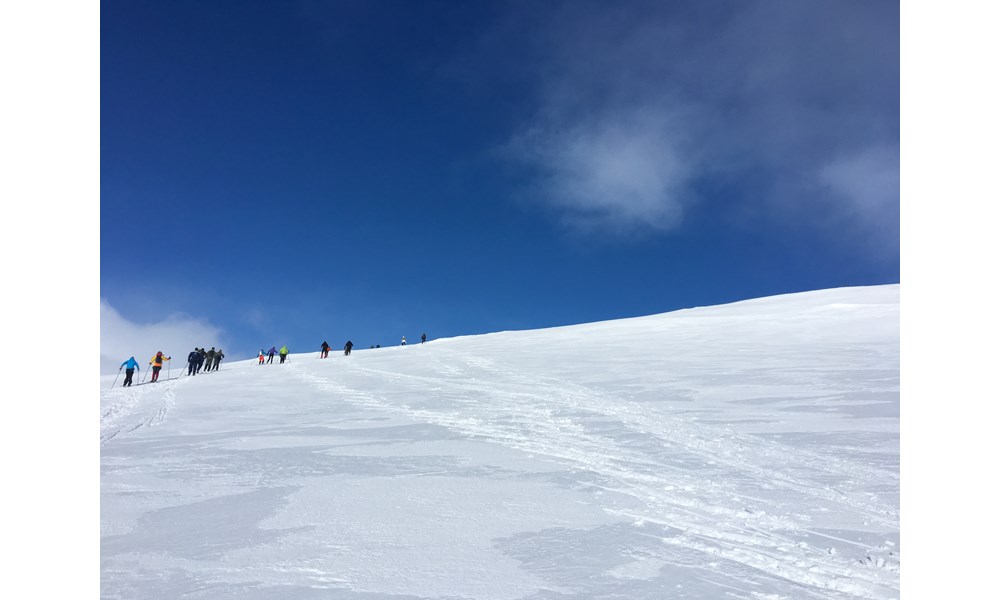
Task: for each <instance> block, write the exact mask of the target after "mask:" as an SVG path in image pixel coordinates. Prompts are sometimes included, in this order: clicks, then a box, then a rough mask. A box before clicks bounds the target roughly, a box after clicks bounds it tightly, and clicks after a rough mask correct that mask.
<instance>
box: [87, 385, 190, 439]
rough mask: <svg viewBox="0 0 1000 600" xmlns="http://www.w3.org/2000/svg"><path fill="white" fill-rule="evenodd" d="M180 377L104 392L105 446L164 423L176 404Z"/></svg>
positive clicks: (103, 431)
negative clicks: (130, 434) (143, 429)
mask: <svg viewBox="0 0 1000 600" xmlns="http://www.w3.org/2000/svg"><path fill="white" fill-rule="evenodd" d="M182 381H183V380H182V379H181V378H180V377H176V378H173V379H166V378H164V379H161V380H160V381H157V382H156V383H153V382H145V383H141V385H135V384H134V385H133V386H132V387H116V388H114V389H112V390H102V396H104V398H105V399H104V400H103V401H102V402H101V405H102V406H106V407H107V408H104V409H102V411H101V446H103V445H104V444H106V443H108V442H110V441H111V440H113V439H115V438H116V437H119V436H123V435H128V434H129V433H132V432H133V431H136V430H137V429H142V428H147V427H152V426H153V425H158V424H160V423H162V422H163V420H164V419H165V418H166V416H167V413H168V412H169V411H170V410H171V409H172V408H173V407H174V406H175V404H176V394H175V392H174V390H175V388H176V387H177V386H178V385H180V384H181V383H182Z"/></svg>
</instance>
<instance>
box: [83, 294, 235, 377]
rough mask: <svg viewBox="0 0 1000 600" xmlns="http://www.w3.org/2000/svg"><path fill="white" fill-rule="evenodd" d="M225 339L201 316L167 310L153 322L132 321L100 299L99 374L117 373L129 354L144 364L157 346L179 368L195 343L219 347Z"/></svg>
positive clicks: (222, 334)
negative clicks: (164, 314) (197, 317)
mask: <svg viewBox="0 0 1000 600" xmlns="http://www.w3.org/2000/svg"><path fill="white" fill-rule="evenodd" d="M225 343H226V336H225V334H224V333H223V331H222V330H221V329H220V328H218V327H215V326H214V325H211V324H209V323H206V322H205V321H203V320H200V319H196V318H194V317H191V316H188V315H184V314H171V315H168V316H166V317H164V318H163V319H162V320H159V321H157V322H154V323H146V324H140V323H135V322H132V321H129V320H128V319H126V318H125V317H123V316H122V315H121V314H120V313H119V312H118V311H117V310H115V309H114V307H112V306H111V305H110V304H109V303H108V302H107V300H105V299H103V298H102V299H101V373H102V374H108V373H117V372H118V367H119V366H120V365H121V364H122V362H124V361H126V360H128V358H129V357H130V356H135V359H136V360H137V361H139V363H140V364H142V365H145V364H146V363H147V362H148V361H149V359H150V357H152V356H153V355H154V354H156V352H157V351H160V350H162V351H163V353H164V354H167V355H170V356H173V357H174V360H175V361H177V363H176V364H175V365H173V366H175V367H177V368H181V366H182V365H183V363H185V362H186V360H187V354H188V352H190V351H191V350H193V349H194V347H195V346H199V347H201V346H204V347H205V348H210V347H212V346H215V347H216V348H222V347H223V346H224V344H225ZM179 365H180V366H179Z"/></svg>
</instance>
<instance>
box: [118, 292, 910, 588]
mask: <svg viewBox="0 0 1000 600" xmlns="http://www.w3.org/2000/svg"><path fill="white" fill-rule="evenodd" d="M276 362H277V361H276ZM255 363H256V361H252V362H236V363H223V365H222V367H221V369H220V370H219V371H218V372H216V373H210V374H201V375H197V376H195V377H180V378H178V377H177V375H178V372H179V371H180V368H178V367H180V365H175V367H174V369H173V372H172V375H173V376H174V377H175V379H172V380H165V381H161V382H159V383H156V384H151V385H149V384H147V385H141V386H136V387H133V388H129V389H122V388H120V387H117V388H115V389H108V388H109V386H110V384H111V377H105V378H102V381H101V385H102V391H101V404H102V406H101V432H100V435H101V444H102V446H101V448H102V452H101V536H102V538H101V564H102V574H101V587H102V597H104V598H108V599H112V598H135V599H145V600H151V599H159V598H163V599H167V598H169V599H175V598H181V597H183V598H191V599H195V598H212V599H222V598H226V599H229V598H240V599H250V598H259V599H269V600H270V599H274V598H297V599H307V598H308V599H311V598H317V599H319V598H324V599H326V598H357V599H359V600H361V599H364V600H369V599H375V598H386V599H388V598H393V599H400V600H402V599H412V598H449V599H456V598H476V599H484V600H485V599H490V600H507V599H514V598H531V599H537V600H541V599H556V598H559V599H569V598H573V599H582V598H628V599H640V598H650V599H654V598H655V599H664V598H747V599H779V598H787V599H795V600H799V599H808V598H838V599H840V598H843V599H847V598H870V599H886V598H897V597H898V596H899V550H900V548H899V489H900V488H899V286H897V285H889V286H877V287H866V288H846V289H836V290H824V291H818V292H810V293H804V294H793V295H787V296H778V297H773V298H763V299H759V300H753V301H747V302H740V303H736V304H730V305H725V306H716V307H709V308H698V309H691V310H684V311H679V312H674V313H668V314H663V315H656V316H650V317H643V318H636V319H626V320H619V321H608V322H602V323H593V324H588V325H579V326H573V327H562V328H555V329H546V330H538V331H521V332H506V333H497V334H491V335H482V336H471V337H463V338H453V339H443V340H435V341H433V342H428V343H427V344H424V345H419V344H417V345H410V346H407V347H395V348H382V349H378V350H356V351H355V352H354V353H353V354H352V356H350V357H345V356H343V355H341V354H331V357H330V358H329V359H326V360H321V359H318V358H317V353H316V352H313V353H308V354H293V355H292V356H291V360H290V362H289V363H287V364H284V365H278V364H273V365H265V366H258V365H257V364H255ZM164 375H165V373H164ZM119 384H120V380H119Z"/></svg>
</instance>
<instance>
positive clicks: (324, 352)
mask: <svg viewBox="0 0 1000 600" xmlns="http://www.w3.org/2000/svg"><path fill="white" fill-rule="evenodd" d="M329 355H330V344H327V343H326V340H323V345H322V346H320V354H319V357H320V358H326V357H327V356H329Z"/></svg>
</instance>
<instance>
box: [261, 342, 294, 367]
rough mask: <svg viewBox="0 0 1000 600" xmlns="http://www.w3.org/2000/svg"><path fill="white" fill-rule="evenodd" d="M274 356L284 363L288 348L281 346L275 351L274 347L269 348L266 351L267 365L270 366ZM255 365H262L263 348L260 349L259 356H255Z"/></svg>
mask: <svg viewBox="0 0 1000 600" xmlns="http://www.w3.org/2000/svg"><path fill="white" fill-rule="evenodd" d="M275 354H277V355H278V356H279V357H280V358H281V362H285V360H286V359H287V358H288V346H282V347H281V350H275V349H274V346H271V349H270V350H268V351H267V364H271V363H273V362H274V355H275ZM257 364H258V365H262V364H264V349H263V348H261V349H260V354H258V355H257Z"/></svg>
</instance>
